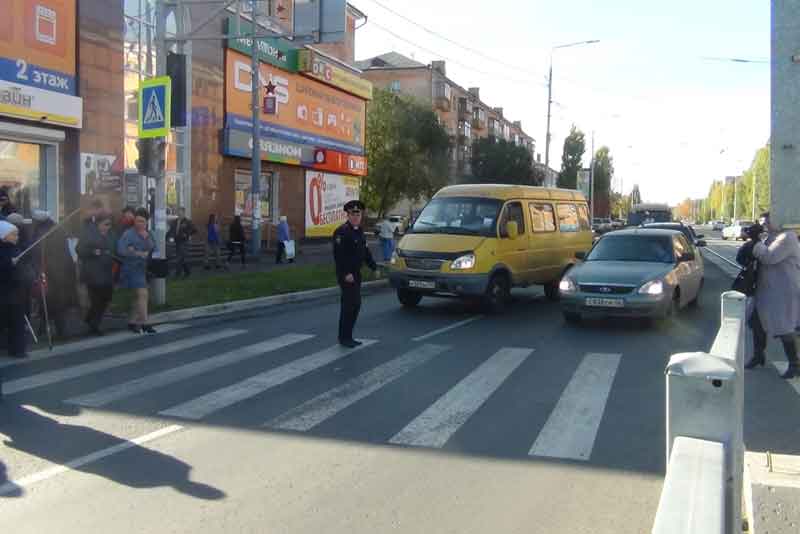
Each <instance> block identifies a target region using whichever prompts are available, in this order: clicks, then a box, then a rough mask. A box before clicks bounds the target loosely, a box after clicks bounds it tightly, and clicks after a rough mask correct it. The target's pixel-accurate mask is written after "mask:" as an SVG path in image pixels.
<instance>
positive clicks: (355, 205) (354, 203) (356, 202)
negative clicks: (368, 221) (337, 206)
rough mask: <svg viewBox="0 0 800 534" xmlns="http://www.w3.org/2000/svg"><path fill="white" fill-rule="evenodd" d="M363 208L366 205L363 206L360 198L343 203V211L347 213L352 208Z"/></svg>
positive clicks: (362, 209)
mask: <svg viewBox="0 0 800 534" xmlns="http://www.w3.org/2000/svg"><path fill="white" fill-rule="evenodd" d="M365 209H366V206H364V203H363V202H361V201H360V200H351V201H350V202H348V203H347V204H345V205H344V211H346V212H347V213H350V212H351V211H353V210H361V211H364V210H365Z"/></svg>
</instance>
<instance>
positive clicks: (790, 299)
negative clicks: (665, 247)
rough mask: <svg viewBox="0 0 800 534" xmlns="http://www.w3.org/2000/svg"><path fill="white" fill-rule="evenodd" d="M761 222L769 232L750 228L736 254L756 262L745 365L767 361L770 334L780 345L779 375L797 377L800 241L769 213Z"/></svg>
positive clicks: (799, 323) (799, 366)
mask: <svg viewBox="0 0 800 534" xmlns="http://www.w3.org/2000/svg"><path fill="white" fill-rule="evenodd" d="M762 225H763V228H762V230H766V231H767V232H768V233H767V234H766V235H762V236H759V237H756V236H755V233H756V232H757V231H758V229H751V230H750V231H749V236H748V237H750V241H748V243H747V244H745V245H744V246H743V247H742V250H740V253H739V254H738V255H737V261H739V260H740V257H739V256H741V259H742V260H749V262H748V263H753V262H757V277H756V282H755V295H754V296H755V299H754V300H755V309H754V311H753V314H752V315H751V317H750V326H751V328H752V329H753V344H754V349H755V351H754V356H753V359H752V360H751V361H750V362H748V364H747V365H745V367H746V368H747V369H752V368H754V367H756V366H758V365H764V364H765V363H766V355H765V351H766V347H767V335H768V334H769V335H772V336H773V337H777V338H779V339H780V340H781V343H782V344H783V349H784V352H785V353H786V359H787V360H788V367H787V369H786V372H785V373H783V374H782V375H781V377H782V378H786V379H790V378H794V377H795V376H800V359H798V350H797V341H796V339H795V335H796V334H795V330H796V328H797V327H798V325H800V243H798V239H797V234H795V233H794V232H792V231H781V229H780V228H778V227H776V226H775V225H773V224H772V223H771V221H770V217H769V213H765V214H764V215H762ZM745 247H747V248H745ZM740 263H741V262H740Z"/></svg>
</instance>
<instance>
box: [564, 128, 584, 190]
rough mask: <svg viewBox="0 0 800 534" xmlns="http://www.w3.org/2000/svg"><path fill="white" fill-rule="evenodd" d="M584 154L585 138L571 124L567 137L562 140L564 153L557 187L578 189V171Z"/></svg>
mask: <svg viewBox="0 0 800 534" xmlns="http://www.w3.org/2000/svg"><path fill="white" fill-rule="evenodd" d="M584 152H586V136H585V135H584V133H583V132H582V131H580V130H578V128H577V127H576V126H575V125H574V124H573V125H572V128H570V130H569V135H568V136H567V138H566V139H564V152H563V153H562V155H561V173H560V174H559V175H558V187H563V188H566V189H576V188H577V187H578V171H579V170H580V169H581V167H582V165H583V154H584Z"/></svg>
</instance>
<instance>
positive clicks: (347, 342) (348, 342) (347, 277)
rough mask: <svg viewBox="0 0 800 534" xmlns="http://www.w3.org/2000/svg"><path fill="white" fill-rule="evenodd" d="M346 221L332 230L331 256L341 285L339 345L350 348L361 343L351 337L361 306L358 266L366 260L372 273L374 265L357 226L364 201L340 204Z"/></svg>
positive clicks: (359, 268) (362, 211) (364, 239)
mask: <svg viewBox="0 0 800 534" xmlns="http://www.w3.org/2000/svg"><path fill="white" fill-rule="evenodd" d="M344 211H345V212H347V222H346V223H344V224H343V225H341V226H340V227H339V228H337V229H336V231H335V232H334V233H333V258H334V260H335V261H336V279H337V280H338V281H339V287H341V288H342V305H341V311H340V313H339V344H340V345H342V346H344V347H348V348H354V347H357V346H359V345H361V342H360V341H356V340H354V339H353V326H354V325H355V324H356V319H358V312H359V310H360V309H361V266H362V265H363V264H364V263H365V262H366V264H367V266H369V268H370V269H372V271H373V272H374V271H375V270H376V269H377V268H378V266H377V264H376V263H375V260H373V259H372V253H370V251H369V247H367V239H366V237H364V230H363V229H362V228H361V218H362V216H363V213H364V203H363V202H361V201H360V200H351V201H350V202H348V203H347V204H345V205H344Z"/></svg>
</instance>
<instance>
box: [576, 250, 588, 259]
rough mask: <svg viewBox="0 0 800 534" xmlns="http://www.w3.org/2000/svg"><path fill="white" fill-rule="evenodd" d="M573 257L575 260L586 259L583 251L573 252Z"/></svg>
mask: <svg viewBox="0 0 800 534" xmlns="http://www.w3.org/2000/svg"><path fill="white" fill-rule="evenodd" d="M575 259H576V260H585V259H586V253H585V252H583V251H579V252H576V253H575Z"/></svg>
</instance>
